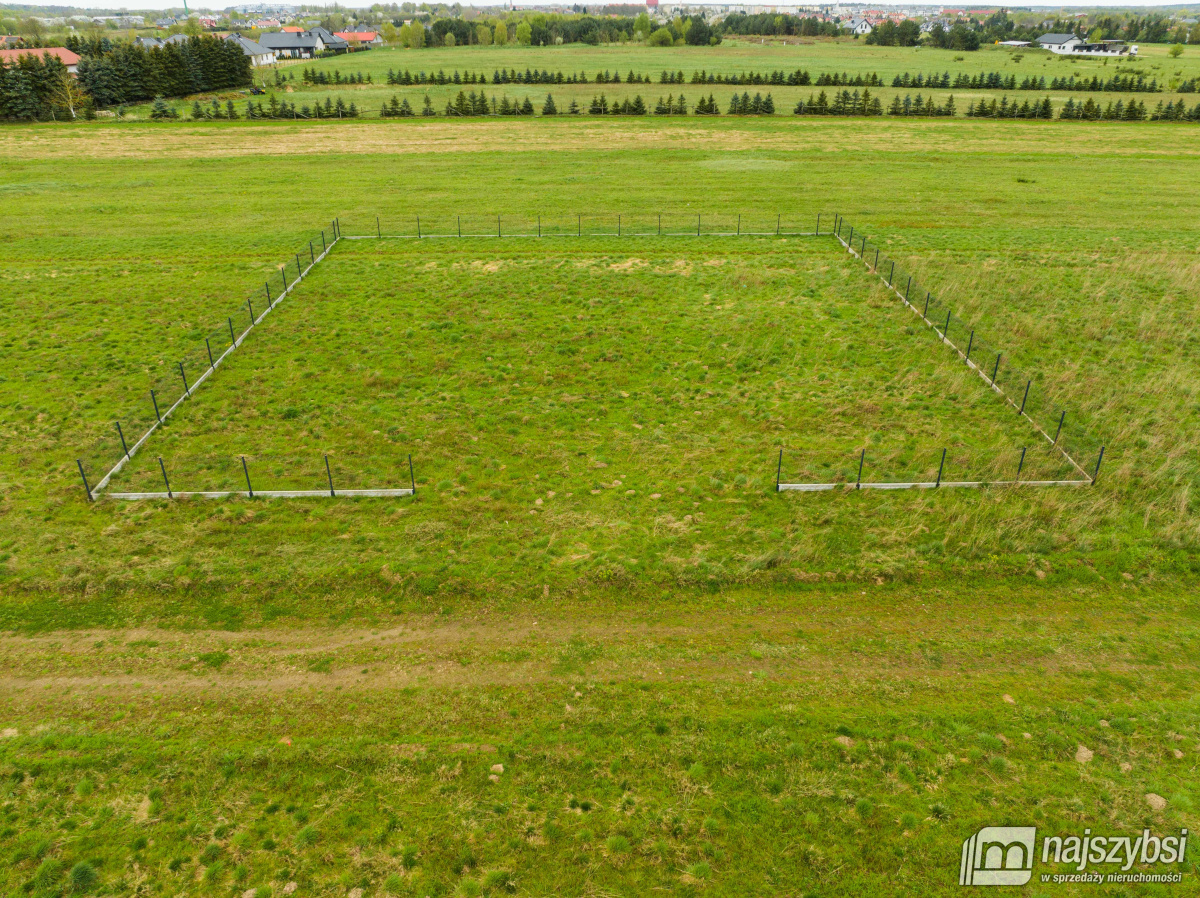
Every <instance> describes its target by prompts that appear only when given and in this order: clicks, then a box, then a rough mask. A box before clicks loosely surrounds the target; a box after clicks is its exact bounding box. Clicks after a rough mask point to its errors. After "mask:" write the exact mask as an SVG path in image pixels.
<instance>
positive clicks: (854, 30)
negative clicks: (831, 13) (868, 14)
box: [842, 19, 875, 34]
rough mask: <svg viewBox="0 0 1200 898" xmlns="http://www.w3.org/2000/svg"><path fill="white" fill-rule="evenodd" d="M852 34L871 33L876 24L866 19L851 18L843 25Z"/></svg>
mask: <svg viewBox="0 0 1200 898" xmlns="http://www.w3.org/2000/svg"><path fill="white" fill-rule="evenodd" d="M842 27H843V28H845V29H846V30H847V31H849V32H850V33H851V34H870V33H871V32H872V31H874V30H875V26H874V25H872V24H871V23H870V22H868V21H867V20H866V19H851V20H850V21H849V22H846V23H845V24H843V25H842Z"/></svg>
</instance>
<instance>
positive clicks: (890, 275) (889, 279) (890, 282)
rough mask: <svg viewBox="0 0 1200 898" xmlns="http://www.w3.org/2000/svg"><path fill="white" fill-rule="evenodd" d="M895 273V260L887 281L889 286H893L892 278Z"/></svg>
mask: <svg viewBox="0 0 1200 898" xmlns="http://www.w3.org/2000/svg"><path fill="white" fill-rule="evenodd" d="M895 274H896V263H895V262H893V263H892V267H891V268H890V269H889V270H888V281H887V283H888V286H889V287H891V286H892V278H893V277H894V276H895Z"/></svg>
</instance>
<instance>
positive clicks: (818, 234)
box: [817, 212, 821, 237]
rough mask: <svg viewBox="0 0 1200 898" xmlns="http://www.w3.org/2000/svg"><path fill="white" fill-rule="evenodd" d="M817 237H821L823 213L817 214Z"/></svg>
mask: <svg viewBox="0 0 1200 898" xmlns="http://www.w3.org/2000/svg"><path fill="white" fill-rule="evenodd" d="M817 236H818V237H820V236H821V213H820V212H818V213H817Z"/></svg>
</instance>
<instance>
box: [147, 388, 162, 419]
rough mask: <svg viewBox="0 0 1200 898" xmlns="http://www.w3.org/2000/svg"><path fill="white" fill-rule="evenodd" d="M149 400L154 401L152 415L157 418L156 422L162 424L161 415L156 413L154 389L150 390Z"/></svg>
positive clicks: (156, 403) (156, 401) (156, 402)
mask: <svg viewBox="0 0 1200 898" xmlns="http://www.w3.org/2000/svg"><path fill="white" fill-rule="evenodd" d="M150 401H151V402H153V403H154V417H156V418H157V419H158V423H159V424H162V415H160V414H159V413H158V398H157V397H156V396H155V395H154V391H153V390H151V391H150Z"/></svg>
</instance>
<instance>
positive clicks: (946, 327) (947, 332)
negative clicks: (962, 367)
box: [942, 312, 950, 343]
mask: <svg viewBox="0 0 1200 898" xmlns="http://www.w3.org/2000/svg"><path fill="white" fill-rule="evenodd" d="M949 336H950V313H949V312H947V313H946V323H945V324H944V325H943V326H942V342H943V343H944V342H946V340H947V339H948V338H949Z"/></svg>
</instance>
